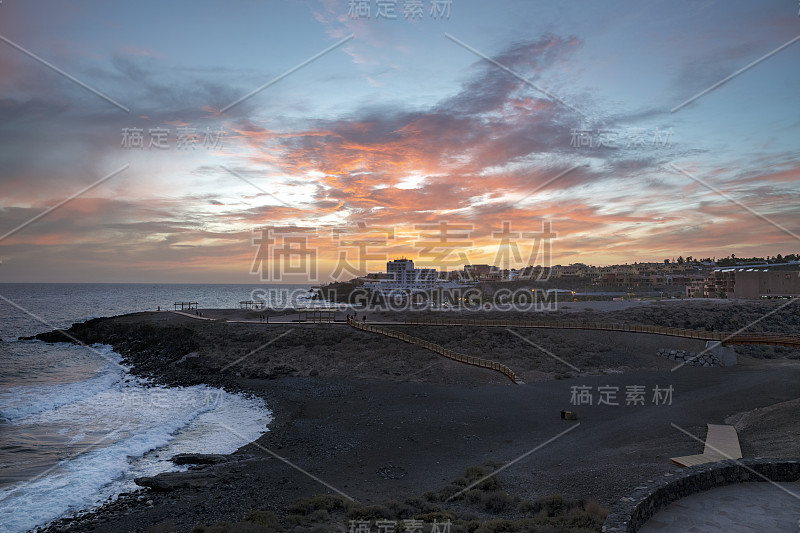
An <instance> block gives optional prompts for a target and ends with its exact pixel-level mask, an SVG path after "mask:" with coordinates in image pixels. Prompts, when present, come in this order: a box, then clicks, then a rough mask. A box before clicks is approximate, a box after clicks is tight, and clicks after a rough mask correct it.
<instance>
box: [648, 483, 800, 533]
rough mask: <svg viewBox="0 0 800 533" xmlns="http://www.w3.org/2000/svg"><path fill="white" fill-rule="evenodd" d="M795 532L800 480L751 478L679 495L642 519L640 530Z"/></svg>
mask: <svg viewBox="0 0 800 533" xmlns="http://www.w3.org/2000/svg"><path fill="white" fill-rule="evenodd" d="M678 531H681V532H698V533H701V532H702V533H766V532H769V533H782V532H785V533H797V532H798V531H800V482H795V483H776V484H773V483H767V482H756V481H752V482H749V483H740V484H737V485H728V486H727V487H721V488H718V489H712V490H709V491H706V492H701V493H698V494H692V495H691V496H687V497H686V498H682V499H680V500H678V501H676V502H675V503H673V504H672V505H669V506H668V507H666V508H664V509H662V510H661V511H659V512H658V513H656V514H655V515H653V517H652V518H651V519H650V520H648V521H647V522H645V524H644V525H643V526H642V527H641V528H640V529H639V533H676V532H678Z"/></svg>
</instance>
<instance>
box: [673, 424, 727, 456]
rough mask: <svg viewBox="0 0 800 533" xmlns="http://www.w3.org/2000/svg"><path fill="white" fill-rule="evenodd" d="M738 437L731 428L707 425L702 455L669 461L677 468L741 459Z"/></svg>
mask: <svg viewBox="0 0 800 533" xmlns="http://www.w3.org/2000/svg"><path fill="white" fill-rule="evenodd" d="M741 458H742V449H741V447H740V446H739V435H738V434H737V433H736V428H734V427H733V426H723V425H717V424H708V434H707V435H706V444H705V448H704V450H703V453H701V454H697V455H685V456H683V457H673V458H672V459H670V460H671V461H672V462H673V463H675V464H676V465H678V466H695V465H701V464H703V463H716V462H717V461H722V460H725V459H741Z"/></svg>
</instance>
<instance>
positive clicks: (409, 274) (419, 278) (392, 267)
mask: <svg viewBox="0 0 800 533" xmlns="http://www.w3.org/2000/svg"><path fill="white" fill-rule="evenodd" d="M438 277H439V274H438V272H437V271H436V269H435V268H414V261H412V260H411V259H395V260H393V261H389V262H388V263H386V275H385V278H384V279H381V280H378V281H375V282H368V283H365V284H364V286H365V287H367V288H369V289H370V290H373V291H379V292H382V293H384V294H409V293H415V292H425V291H430V290H432V289H434V288H435V287H436V284H437V279H438Z"/></svg>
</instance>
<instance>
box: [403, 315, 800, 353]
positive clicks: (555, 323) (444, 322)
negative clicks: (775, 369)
mask: <svg viewBox="0 0 800 533" xmlns="http://www.w3.org/2000/svg"><path fill="white" fill-rule="evenodd" d="M404 324H405V325H410V326H473V327H476V326H477V327H505V328H550V329H585V330H601V331H626V332H629V333H651V334H655V335H668V336H671V337H684V338H688V339H701V340H706V341H719V342H721V343H722V344H723V345H728V344H767V345H773V346H788V347H792V348H800V336H797V335H782V334H779V333H744V332H733V333H726V332H723V331H704V330H698V329H684V328H668V327H665V326H649V325H637V324H618V323H613V322H588V321H574V320H572V321H571V320H552V321H547V320H468V319H432V320H414V319H406V320H405V321H404Z"/></svg>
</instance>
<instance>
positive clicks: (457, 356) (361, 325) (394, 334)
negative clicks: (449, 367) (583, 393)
mask: <svg viewBox="0 0 800 533" xmlns="http://www.w3.org/2000/svg"><path fill="white" fill-rule="evenodd" d="M347 323H348V324H349V325H350V326H352V327H354V328H356V329H360V330H362V331H369V332H372V333H380V334H381V335H385V336H387V337H390V338H392V339H400V340H401V341H404V342H408V343H410V344H416V345H417V346H422V347H423V348H426V349H428V350H430V351H432V352H435V353H438V354H439V355H443V356H445V357H447V358H448V359H452V360H453V361H458V362H460V363H466V364H468V365H474V366H479V367H481V368H488V369H491V370H496V371H497V372H500V373H501V374H503V375H504V376H506V377H507V378H508V379H510V380H511V381H513V382H514V383H516V384H517V385H523V384H524V382H523V381H522V380H521V379H520V378H519V377H518V376H517V375H516V374H515V373H514V371H513V370H511V369H510V368H508V367H507V366H506V365H504V364H503V363H498V362H496V361H490V360H489V359H481V358H480V357H473V356H471V355H465V354H462V353H458V352H456V351H453V350H449V349H447V348H445V347H444V346H441V345H439V344H436V343H433V342H430V341H426V340H423V339H419V338H417V337H412V336H411V335H407V334H405V333H400V332H399V331H395V330H392V329H388V328H382V327H380V326H376V325H374V324H367V323H366V322H358V321H356V320H353V319H352V318H351V319H350V320H349V321H348V322H347Z"/></svg>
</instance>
